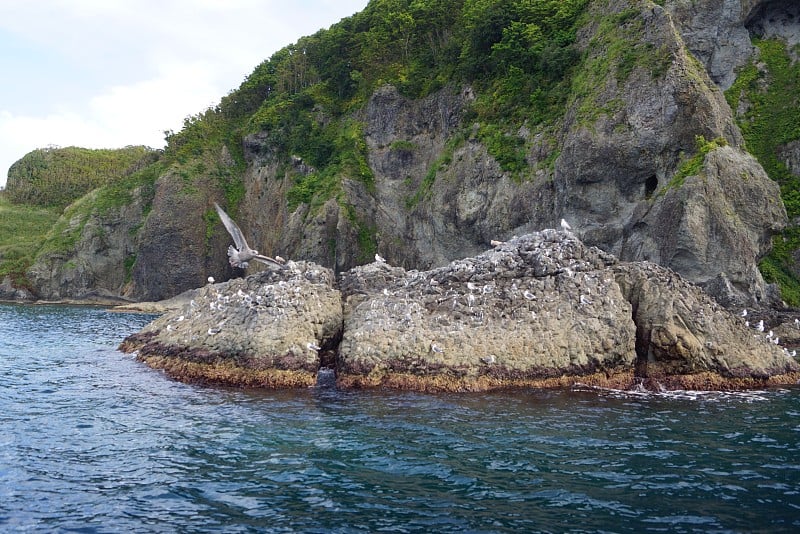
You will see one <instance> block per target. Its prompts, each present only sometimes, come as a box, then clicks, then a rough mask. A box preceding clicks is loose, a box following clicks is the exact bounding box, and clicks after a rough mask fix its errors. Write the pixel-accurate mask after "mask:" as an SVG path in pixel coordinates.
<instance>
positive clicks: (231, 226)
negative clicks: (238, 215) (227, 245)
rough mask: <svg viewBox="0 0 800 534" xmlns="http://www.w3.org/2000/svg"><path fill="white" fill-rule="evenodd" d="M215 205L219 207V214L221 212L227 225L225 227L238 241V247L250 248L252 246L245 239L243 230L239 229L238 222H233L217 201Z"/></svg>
mask: <svg viewBox="0 0 800 534" xmlns="http://www.w3.org/2000/svg"><path fill="white" fill-rule="evenodd" d="M214 207H215V208H216V209H217V214H219V218H220V219H221V220H222V224H224V225H225V229H226V230H228V233H229V234H231V237H232V238H233V242H234V243H236V248H237V249H238V250H249V249H250V247H249V246H247V241H245V239H244V234H242V231H241V230H240V229H239V227H238V226H237V225H236V223H235V222H233V219H231V218H230V217H229V216H228V214H227V213H225V210H223V209H222V208H220V207H219V204H217V203H216V202H214Z"/></svg>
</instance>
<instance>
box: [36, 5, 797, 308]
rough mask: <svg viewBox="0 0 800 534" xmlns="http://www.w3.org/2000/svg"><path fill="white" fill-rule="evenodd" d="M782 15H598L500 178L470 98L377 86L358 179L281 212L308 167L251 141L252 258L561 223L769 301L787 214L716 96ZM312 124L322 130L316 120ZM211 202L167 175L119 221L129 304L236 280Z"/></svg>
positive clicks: (248, 210)
mask: <svg viewBox="0 0 800 534" xmlns="http://www.w3.org/2000/svg"><path fill="white" fill-rule="evenodd" d="M790 9H793V8H792V5H791V2H788V1H775V0H773V1H769V0H762V1H759V0H725V1H724V2H718V1H713V0H702V1H698V2H684V1H678V0H674V1H670V0H667V1H666V2H664V7H660V6H659V5H657V4H655V3H653V2H650V1H644V0H642V1H639V0H611V1H609V2H591V3H590V4H589V8H588V10H589V12H588V16H587V17H586V20H587V21H589V22H587V23H586V24H584V25H583V26H582V28H581V29H580V31H579V32H578V37H577V43H576V46H577V51H578V53H579V54H580V57H581V60H580V64H579V66H578V67H577V74H576V75H575V76H574V79H573V81H572V85H571V87H569V96H568V98H567V104H566V111H565V113H564V115H563V117H561V118H560V119H559V120H558V121H556V122H555V123H553V122H550V123H545V124H541V123H536V122H535V121H532V122H531V126H530V127H529V126H527V123H526V125H525V126H522V127H520V128H519V130H518V131H515V132H510V134H513V135H512V137H515V138H518V139H519V140H521V143H522V145H523V146H524V147H525V154H524V158H525V162H526V164H527V168H528V171H526V172H525V173H523V174H519V173H515V172H511V171H506V170H503V165H501V163H500V162H498V161H497V160H496V159H495V158H494V157H492V155H491V154H490V152H491V150H490V147H488V146H487V144H486V142H485V141H484V139H483V138H482V137H481V135H479V134H478V131H477V130H478V128H477V125H476V126H475V127H473V126H472V120H473V118H472V116H471V115H470V106H471V104H472V102H473V101H474V99H475V94H474V89H473V88H472V87H471V86H469V85H464V86H456V85H451V86H448V87H445V88H444V89H441V90H439V91H437V92H435V93H433V94H431V95H430V96H428V97H425V98H422V99H411V98H407V97H405V96H402V95H401V94H400V92H399V91H398V90H397V89H396V88H395V87H393V86H390V85H386V86H383V87H380V88H379V89H378V90H377V91H375V92H374V93H373V94H372V96H371V98H370V99H369V100H368V102H367V103H366V105H365V106H363V107H362V108H360V109H358V110H356V111H354V112H352V113H350V114H349V115H348V116H347V120H351V121H354V122H356V123H357V124H359V125H360V127H361V131H362V132H363V142H364V143H365V151H366V160H367V164H368V166H369V171H370V172H371V175H372V176H371V179H370V180H363V179H358V178H357V177H355V176H351V175H349V174H348V173H346V172H345V173H343V175H342V176H341V177H340V180H339V186H338V189H337V191H336V192H335V194H332V195H330V198H328V199H327V200H324V201H321V202H316V203H314V202H310V203H309V202H299V203H297V204H296V206H295V204H291V206H292V207H291V209H290V203H288V202H287V194H288V193H289V192H290V190H291V189H292V188H293V187H295V186H296V183H297V180H298V177H313V176H315V172H316V170H315V169H314V168H313V167H312V166H311V165H309V164H308V163H307V162H305V161H303V160H302V159H301V158H299V157H294V158H292V159H291V163H290V164H289V165H288V166H287V165H286V164H285V161H284V160H282V159H281V157H280V151H279V150H278V149H277V147H276V146H274V144H273V142H274V137H270V136H269V135H266V134H264V133H257V134H252V135H250V136H248V137H246V138H245V141H244V158H245V160H246V164H247V165H246V168H245V171H244V174H243V177H242V181H243V184H244V194H243V197H242V199H241V202H240V203H239V205H238V210H237V212H236V218H237V220H238V222H239V223H240V224H241V226H242V229H243V230H244V232H245V234H246V235H247V236H248V240H249V241H250V244H251V245H252V246H254V247H255V248H257V249H259V250H260V251H261V252H262V253H265V254H270V255H275V254H279V255H281V256H285V257H288V258H292V259H296V260H310V261H314V262H317V263H319V264H321V265H323V266H326V267H329V268H333V269H334V270H336V271H344V270H347V269H349V268H351V267H353V266H355V265H359V264H363V263H367V262H369V261H371V258H372V256H373V254H374V253H375V252H379V253H380V254H381V255H383V256H385V257H386V258H387V259H388V260H389V261H390V262H391V263H392V264H395V265H400V266H403V267H405V268H419V269H428V268H435V267H438V266H442V265H445V264H446V263H447V262H449V261H451V260H454V259H457V258H462V257H465V256H470V255H474V254H477V253H478V252H480V251H481V250H484V249H485V248H486V245H487V244H488V243H489V241H490V240H493V239H499V240H505V239H508V238H510V237H511V236H513V235H521V234H524V233H528V232H531V231H536V230H540V229H542V228H552V227H555V226H557V222H558V221H559V220H560V219H561V218H562V217H563V218H565V219H567V220H568V221H569V222H570V223H571V224H572V226H573V228H574V231H575V233H576V234H577V235H578V236H579V237H580V238H581V239H582V240H583V241H585V242H586V243H587V245H591V246H597V247H599V248H601V249H602V250H605V251H607V252H611V253H613V254H615V255H617V256H619V257H620V259H622V260H624V261H635V260H650V261H653V262H656V263H658V264H661V265H663V266H666V267H670V268H672V269H674V270H676V271H677V272H679V273H680V274H682V275H683V276H685V277H686V278H688V279H689V280H691V281H693V282H696V283H698V284H700V285H702V286H704V287H706V288H707V289H708V290H709V291H710V292H711V293H712V294H713V295H714V296H715V297H717V299H718V300H719V301H720V302H722V303H723V304H725V305H730V306H740V305H746V306H752V305H758V304H765V303H768V302H769V301H770V299H771V296H770V293H769V291H768V290H767V286H766V284H765V283H764V280H763V279H762V277H761V274H760V273H759V271H758V269H757V262H758V260H759V259H760V258H761V257H762V256H763V255H764V254H766V253H767V251H768V250H769V247H770V240H771V236H772V235H774V234H775V233H777V232H779V231H780V230H781V229H782V228H783V227H784V226H785V224H786V219H787V218H786V212H785V210H784V207H783V203H782V201H781V198H780V190H779V187H778V186H777V184H776V183H775V182H773V181H771V180H770V179H769V178H768V177H767V175H766V173H765V172H764V170H763V169H762V168H761V166H760V165H759V164H758V163H757V162H756V161H755V160H754V159H753V158H752V157H751V156H750V155H749V154H748V153H747V152H746V150H745V147H744V146H743V140H742V135H741V133H740V132H739V129H738V128H737V126H736V124H735V122H734V120H733V116H732V112H731V110H730V108H729V106H728V104H727V103H726V101H725V99H724V97H723V95H722V93H721V89H725V88H727V87H728V86H730V84H731V83H732V81H733V79H734V78H735V72H736V69H737V67H739V66H740V65H743V64H744V63H745V62H746V61H748V60H749V58H750V57H751V56H752V54H754V53H755V48H754V47H753V45H752V43H751V41H750V33H749V31H748V30H751V29H753V28H758V30H759V31H761V32H762V33H765V34H775V35H781V36H785V38H787V39H790V38H791V35H794V34H793V33H792V32H793V31H797V28H798V27H800V18H797V17H794V18H789V17H780V16H776V13H778V14H780V13H784V12H785V11H786V10H790ZM316 120H317V121H318V126H320V127H322V126H324V125H325V124H327V123H328V122H329V121H331V120H333V119H332V118H331V117H329V116H326V115H325V113H323V112H320V113H318V114H317V118H316ZM336 120H338V119H336ZM270 139H273V141H270ZM222 197H223V192H222V191H221V190H220V188H219V187H218V186H217V185H215V184H214V183H213V180H209V179H208V178H207V177H205V176H204V175H202V174H201V175H199V176H196V177H194V178H193V179H192V180H191V183H190V184H188V185H187V183H186V178H185V176H181V175H180V174H179V173H175V172H171V171H168V172H167V173H165V174H163V175H162V176H161V177H160V178H159V180H158V181H157V182H156V196H155V200H154V202H153V205H152V210H150V211H149V212H148V213H147V214H144V213H143V212H136V210H132V211H131V212H130V213H129V217H130V219H129V222H128V227H130V228H134V227H135V228H139V227H140V228H141V230H140V231H138V234H137V235H136V240H135V243H134V244H131V243H126V245H125V246H126V247H127V246H132V247H133V248H134V249H135V252H134V254H135V264H134V266H133V269H132V273H131V284H130V285H129V286H127V287H126V289H125V291H127V294H128V295H130V296H132V297H134V298H137V299H147V300H153V299H161V298H167V297H170V296H172V295H175V294H177V293H179V292H180V291H183V290H185V289H188V288H190V287H197V286H199V285H202V284H203V283H204V281H205V278H206V277H207V276H208V275H213V276H215V277H216V278H218V279H225V278H228V277H230V276H231V275H232V274H234V273H233V272H232V271H231V270H230V269H229V268H228V267H227V264H226V262H225V258H224V252H225V248H226V247H227V243H228V237H227V235H225V234H224V233H223V231H222V230H221V226H220V225H219V224H216V225H215V224H214V220H213V219H208V218H207V217H206V216H205V214H207V212H208V210H209V208H210V206H211V202H212V201H219V200H220V199H221V198H222ZM134 233H135V231H134ZM113 246H116V245H109V247H113ZM92 247H94V245H92V244H90V242H88V241H87V240H86V239H83V238H82V239H81V240H80V241H79V243H78V249H77V251H76V252H75V253H74V256H72V257H69V258H64V263H65V264H68V263H69V264H70V265H74V263H75V258H78V257H80V256H81V255H82V254H90V255H101V256H102V255H103V254H105V255H106V256H108V257H109V258H111V259H110V260H109V261H112V262H117V265H118V269H122V262H123V259H124V258H125V257H130V255H127V256H126V255H125V254H122V255H114V253H112V252H110V251H106V252H104V251H102V250H100V249H97V247H95V248H94V249H93V248H92ZM70 262H72V263H70ZM88 263H92V262H88ZM33 272H42V273H45V274H46V273H47V272H48V269H42V268H41V266H39V265H38V264H37V266H35V267H34V269H33ZM49 272H51V273H52V272H54V271H53V269H49ZM56 278H58V281H53V280H55V279H56ZM36 280H37V282H36V285H37V287H39V288H42V291H41V293H42V295H47V296H50V297H55V296H58V295H60V296H61V297H67V296H75V295H77V294H79V293H80V292H81V291H83V290H84V285H85V284H84V285H81V284H77V283H72V282H69V281H68V279H67V278H65V277H64V275H58V276H55V275H54V276H51V277H50V281H48V279H47V276H46V275H43V276H41V277H39V276H37V277H36ZM111 286H113V287H114V288H120V287H122V284H117V282H116V281H114V282H113V283H110V284H109V286H108V287H111ZM112 291H119V289H112Z"/></svg>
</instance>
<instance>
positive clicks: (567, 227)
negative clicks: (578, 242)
mask: <svg viewBox="0 0 800 534" xmlns="http://www.w3.org/2000/svg"><path fill="white" fill-rule="evenodd" d="M561 229H562V230H564V231H565V232H571V231H572V227H571V226H570V225H569V223H568V222H567V221H566V220H564V219H561Z"/></svg>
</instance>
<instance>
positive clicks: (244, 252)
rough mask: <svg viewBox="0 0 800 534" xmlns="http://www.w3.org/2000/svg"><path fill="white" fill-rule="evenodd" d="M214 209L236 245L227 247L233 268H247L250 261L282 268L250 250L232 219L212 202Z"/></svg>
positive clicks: (268, 258)
mask: <svg viewBox="0 0 800 534" xmlns="http://www.w3.org/2000/svg"><path fill="white" fill-rule="evenodd" d="M214 208H216V210H217V214H218V215H219V218H220V219H221V220H222V224H223V225H225V229H226V230H228V233H229V234H231V237H232V238H233V242H234V244H235V245H236V246H235V247H234V246H233V245H230V246H229V247H228V262H229V263H230V264H231V266H233V267H240V268H242V269H246V268H247V262H249V261H250V260H256V261H260V262H261V263H266V264H267V265H274V266H276V267H282V265H281V264H280V263H279V262H277V261H275V260H274V259H272V258H270V257H269V256H264V255H262V254H259V253H258V251H257V250H254V249H252V248H250V246H249V245H248V244H247V241H246V240H245V238H244V234H242V231H241V230H240V229H239V227H238V226H237V225H236V223H235V222H233V219H231V218H230V216H229V215H228V214H227V213H225V211H224V210H223V209H222V208H220V207H219V204H217V203H216V202H214Z"/></svg>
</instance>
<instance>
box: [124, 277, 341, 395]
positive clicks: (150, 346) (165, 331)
mask: <svg viewBox="0 0 800 534" xmlns="http://www.w3.org/2000/svg"><path fill="white" fill-rule="evenodd" d="M341 328H342V307H341V299H340V296H339V292H338V291H337V290H336V289H334V288H333V273H332V272H331V271H330V270H329V269H325V268H322V267H319V266H317V265H314V264H309V263H305V262H300V263H294V262H290V263H289V264H288V265H287V267H286V268H285V269H283V270H280V271H264V272H262V273H260V274H257V275H253V276H250V277H248V278H245V279H241V278H237V279H233V280H230V281H228V282H224V283H220V284H208V285H206V286H204V287H203V288H202V289H200V290H199V291H197V292H196V294H195V295H194V296H193V298H191V299H190V300H188V301H187V302H186V303H185V304H184V305H183V306H182V307H181V308H180V309H178V310H172V311H170V312H168V313H166V314H165V315H163V316H162V317H160V318H159V319H157V320H156V321H154V322H153V323H151V324H150V325H148V326H147V327H145V328H144V329H143V330H142V331H141V332H140V333H139V334H136V335H134V336H132V337H131V338H129V339H128V341H127V342H126V346H128V347H138V348H140V350H141V357H142V358H143V359H144V360H145V361H146V362H147V363H148V364H150V365H152V366H154V367H160V368H164V369H166V370H167V372H169V373H170V374H172V375H173V376H175V377H177V378H180V379H183V380H204V381H211V382H221V383H234V384H240V385H248V386H258V387H287V386H304V385H305V386H308V385H313V384H314V383H315V382H316V375H317V370H318V368H319V367H320V360H319V353H320V352H321V351H322V350H330V349H331V348H332V347H333V346H335V344H336V343H337V342H338V338H339V337H340V336H341Z"/></svg>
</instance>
